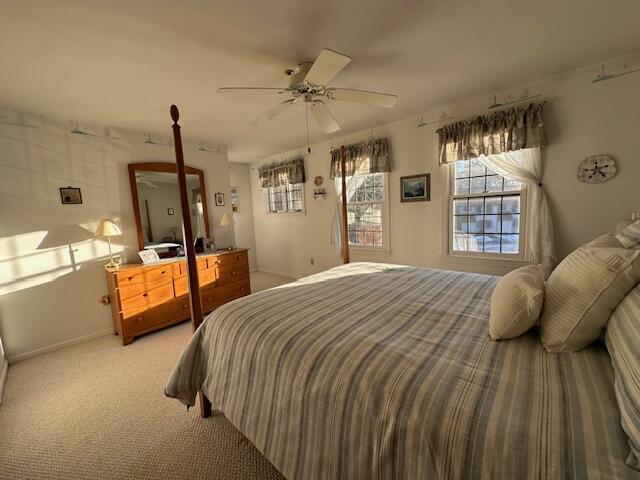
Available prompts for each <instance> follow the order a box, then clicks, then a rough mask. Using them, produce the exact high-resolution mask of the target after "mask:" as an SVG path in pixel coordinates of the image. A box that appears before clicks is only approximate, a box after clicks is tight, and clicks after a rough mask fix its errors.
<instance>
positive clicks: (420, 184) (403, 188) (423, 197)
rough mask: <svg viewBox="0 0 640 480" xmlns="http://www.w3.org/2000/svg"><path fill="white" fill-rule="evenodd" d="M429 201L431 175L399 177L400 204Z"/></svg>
mask: <svg viewBox="0 0 640 480" xmlns="http://www.w3.org/2000/svg"><path fill="white" fill-rule="evenodd" d="M430 200H431V174H430V173H423V174H420V175H409V176H407V177H400V201H401V202H428V201H430Z"/></svg>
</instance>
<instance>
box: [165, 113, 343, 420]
mask: <svg viewBox="0 0 640 480" xmlns="http://www.w3.org/2000/svg"><path fill="white" fill-rule="evenodd" d="M170 113H171V119H172V120H173V125H172V126H171V128H172V129H173V143H174V145H175V152H176V164H177V167H178V189H179V192H180V208H181V211H182V235H183V238H184V246H185V256H186V260H187V276H188V279H189V281H188V286H189V305H190V309H191V324H192V326H193V331H194V332H195V331H196V329H197V328H198V327H199V326H200V324H201V323H202V322H203V321H204V316H203V313H202V299H201V298H200V287H199V282H198V267H197V264H196V251H195V247H194V244H193V231H192V230H191V215H190V214H189V196H188V192H187V179H186V171H185V170H186V169H185V166H184V154H183V151H182V136H181V133H180V125H178V119H179V118H180V112H179V111H178V107H176V106H175V105H171V109H170ZM346 156H347V152H346V148H345V146H344V145H343V146H342V148H341V149H340V157H341V158H340V169H341V174H342V175H341V181H342V192H341V200H342V201H341V212H342V218H341V224H342V225H341V227H342V262H343V263H349V230H348V227H347V181H346V176H345V173H346ZM198 398H199V402H200V415H201V416H202V417H203V418H206V417H209V416H210V415H211V402H210V401H209V400H208V399H207V397H205V396H204V394H203V393H202V392H200V393H199V395H198Z"/></svg>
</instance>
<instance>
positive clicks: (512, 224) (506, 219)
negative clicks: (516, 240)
mask: <svg viewBox="0 0 640 480" xmlns="http://www.w3.org/2000/svg"><path fill="white" fill-rule="evenodd" d="M502 231H503V232H504V233H518V232H519V231H520V215H519V214H517V213H510V214H505V215H503V216H502Z"/></svg>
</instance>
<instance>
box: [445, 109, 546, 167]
mask: <svg viewBox="0 0 640 480" xmlns="http://www.w3.org/2000/svg"><path fill="white" fill-rule="evenodd" d="M543 106H544V102H543V103H532V104H530V105H529V106H528V107H515V108H510V109H508V110H503V111H500V112H495V113H493V114H491V115H482V116H480V117H478V118H476V119H475V120H467V121H462V122H456V123H452V124H451V125H447V126H445V127H442V128H440V129H438V130H437V133H438V135H439V136H440V148H439V149H440V152H439V155H440V163H441V164H442V163H451V162H455V161H456V160H464V159H467V158H473V157H477V156H479V155H482V154H484V155H491V154H495V153H503V152H509V151H511V150H520V149H521V148H533V147H541V146H543V145H544V144H545V143H546V138H545V133H544V122H543V121H542V108H543Z"/></svg>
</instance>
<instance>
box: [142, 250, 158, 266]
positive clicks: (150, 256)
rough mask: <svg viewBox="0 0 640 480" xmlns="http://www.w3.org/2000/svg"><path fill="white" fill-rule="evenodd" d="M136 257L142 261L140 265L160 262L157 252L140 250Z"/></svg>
mask: <svg viewBox="0 0 640 480" xmlns="http://www.w3.org/2000/svg"><path fill="white" fill-rule="evenodd" d="M138 256H139V257H140V260H142V263H153V262H157V261H159V260H160V256H159V255H158V252H156V251H155V250H152V249H147V250H140V251H139V252H138Z"/></svg>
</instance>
